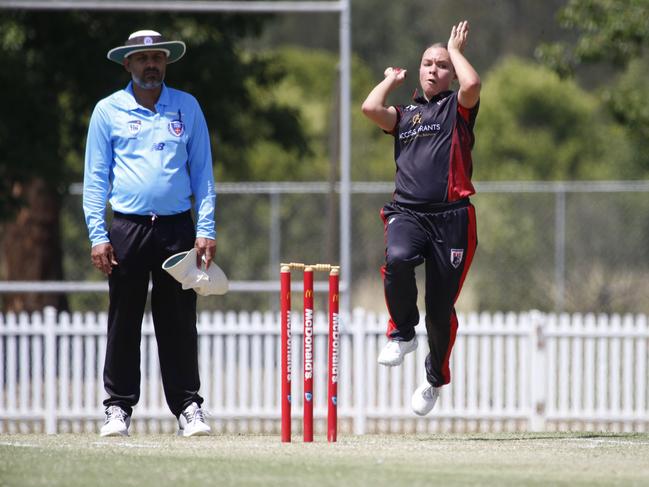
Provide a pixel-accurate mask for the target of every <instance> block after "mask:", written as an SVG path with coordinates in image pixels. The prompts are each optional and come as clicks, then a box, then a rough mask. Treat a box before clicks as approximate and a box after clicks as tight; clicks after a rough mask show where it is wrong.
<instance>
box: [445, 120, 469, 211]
mask: <svg viewBox="0 0 649 487" xmlns="http://www.w3.org/2000/svg"><path fill="white" fill-rule="evenodd" d="M471 146H472V144H471V134H470V133H469V131H468V129H467V127H466V125H464V124H456V125H455V128H454V129H453V136H452V140H451V160H450V161H449V166H448V193H447V195H446V197H447V201H449V202H452V201H457V200H461V199H463V198H468V197H469V196H471V195H472V194H474V193H475V188H474V187H473V184H472V183H471V174H472V172H473V161H472V160H471V149H470V147H471Z"/></svg>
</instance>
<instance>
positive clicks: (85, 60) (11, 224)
mask: <svg viewBox="0 0 649 487" xmlns="http://www.w3.org/2000/svg"><path fill="white" fill-rule="evenodd" d="M142 25H150V26H155V28H156V29H158V30H160V31H162V32H163V33H164V34H165V35H167V36H168V37H175V36H178V37H180V38H183V39H185V40H187V41H188V44H189V50H188V54H187V56H186V58H185V59H184V60H183V61H182V65H180V64H179V65H177V66H178V67H176V65H174V66H171V67H170V69H169V70H168V76H167V78H168V80H169V83H170V84H171V85H175V84H178V85H180V86H179V87H180V88H181V89H185V90H187V91H189V92H191V93H192V94H194V95H195V96H196V97H197V98H198V99H199V101H200V102H201V106H202V108H203V110H204V112H205V116H206V118H207V120H208V125H209V126H210V129H211V134H212V135H211V137H212V141H213V147H214V148H215V158H216V159H217V160H218V162H219V166H218V170H217V171H216V172H217V174H220V175H222V176H224V177H228V176H229V177H231V178H240V177H245V176H246V175H247V174H248V173H249V172H250V167H251V166H250V161H249V159H248V158H247V152H246V150H245V149H243V150H242V148H246V147H248V146H250V145H252V144H251V142H252V141H259V140H260V139H261V140H264V139H266V138H272V139H274V140H276V141H277V142H278V144H280V145H281V147H283V148H284V149H285V150H287V151H291V150H295V151H297V152H298V153H306V151H307V140H306V138H305V137H304V135H303V132H302V130H301V127H300V121H299V120H298V118H297V112H295V111H292V110H290V109H287V108H285V107H279V106H277V105H276V104H264V105H261V104H260V103H259V102H258V100H257V99H255V98H253V96H252V94H251V93H252V91H253V90H252V89H251V86H253V85H254V86H258V87H261V88H263V87H264V86H269V85H272V84H273V83H275V82H276V81H278V80H279V79H281V77H282V73H281V72H280V71H277V70H275V71H271V70H270V69H269V64H268V62H266V61H264V60H261V59H259V58H258V57H257V56H255V55H252V54H250V55H246V56H245V57H244V56H243V55H242V54H241V53H240V52H239V50H238V48H237V42H238V41H239V40H241V39H242V38H245V37H246V36H254V35H259V33H260V32H261V28H262V25H263V24H262V21H261V20H260V18H258V17H254V16H242V15H239V16H237V15H201V16H194V15H177V14H174V15H171V14H138V15H133V14H113V13H88V12H76V11H75V12H65V13H60V12H59V13H52V12H36V13H33V12H29V13H26V12H10V13H2V14H0V46H1V49H0V62H1V63H2V66H3V69H2V70H1V71H0V83H1V84H2V86H3V90H2V92H0V101H1V104H2V106H3V110H5V114H6V115H7V116H3V117H2V118H1V119H0V149H1V150H0V154H1V156H0V176H1V177H0V185H1V186H0V189H1V191H0V221H4V224H3V231H2V254H1V255H2V257H1V260H2V263H3V266H4V274H5V278H7V279H11V280H16V279H20V280H43V279H61V278H62V277H63V276H62V266H61V251H60V238H59V235H60V207H61V196H62V195H63V194H64V193H65V191H66V188H67V187H68V184H69V183H70V182H71V181H78V180H80V178H81V174H82V168H83V148H84V145H85V144H84V142H85V134H86V128H87V123H88V119H89V116H90V113H91V111H92V108H93V106H94V105H95V103H96V102H97V101H98V100H99V99H101V98H103V97H105V96H107V95H109V94H110V93H111V92H113V91H115V90H117V89H119V88H121V87H123V86H125V85H126V83H127V82H128V76H127V73H126V72H124V70H120V68H119V67H117V66H116V65H114V64H113V63H111V62H109V61H108V60H107V59H106V57H105V56H106V52H107V51H108V49H109V48H111V47H113V46H116V45H120V44H122V43H123V41H124V38H125V37H126V36H127V35H128V33H129V32H132V31H135V30H138V29H140V28H141V26H142ZM242 107H245V110H244V109H242ZM46 304H54V305H56V306H58V307H64V306H65V303H64V301H62V298H61V297H59V296H43V295H41V296H32V297H30V296H18V295H13V296H10V297H9V298H6V299H5V301H4V305H5V308H7V309H12V310H31V309H40V308H41V307H42V306H44V305H46Z"/></svg>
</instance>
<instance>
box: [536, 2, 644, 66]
mask: <svg viewBox="0 0 649 487" xmlns="http://www.w3.org/2000/svg"><path fill="white" fill-rule="evenodd" d="M558 21H559V24H560V25H561V26H562V27H564V28H565V29H570V30H577V31H578V32H579V39H578V40H577V42H576V43H574V44H572V45H568V44H566V43H554V44H546V45H542V46H540V48H539V50H538V56H539V57H540V58H541V59H543V60H544V61H545V62H546V63H547V64H548V65H550V66H552V67H554V68H556V69H557V70H558V71H560V72H561V74H563V75H568V74H571V73H573V72H574V69H575V67H576V66H578V65H580V64H585V63H593V62H599V61H605V62H610V63H613V64H615V65H618V66H624V65H626V64H627V63H628V62H629V61H630V60H631V59H634V58H636V57H638V56H640V55H641V53H642V50H643V48H644V47H645V46H646V45H647V43H648V42H649V1H647V0H570V1H569V2H568V4H567V5H566V6H565V7H564V8H562V9H561V10H560V12H559V15H558Z"/></svg>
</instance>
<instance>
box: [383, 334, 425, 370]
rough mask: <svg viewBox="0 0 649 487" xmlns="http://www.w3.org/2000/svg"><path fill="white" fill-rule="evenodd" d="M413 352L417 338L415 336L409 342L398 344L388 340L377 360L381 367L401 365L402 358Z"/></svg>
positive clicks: (415, 348)
mask: <svg viewBox="0 0 649 487" xmlns="http://www.w3.org/2000/svg"><path fill="white" fill-rule="evenodd" d="M414 350H417V337H416V336H415V337H414V338H413V339H412V340H410V341H409V342H398V341H396V340H388V343H387V345H386V346H385V347H383V350H381V353H380V354H379V358H378V360H377V362H378V363H380V364H381V365H387V366H390V367H391V366H393V365H401V362H403V357H404V356H405V355H406V354H407V353H410V352H412V351H414Z"/></svg>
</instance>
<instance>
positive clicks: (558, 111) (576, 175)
mask: <svg viewBox="0 0 649 487" xmlns="http://www.w3.org/2000/svg"><path fill="white" fill-rule="evenodd" d="M476 139H477V142H476V147H475V150H474V161H475V175H474V176H475V178H476V179H478V180H494V179H496V180H516V179H530V180H533V179H540V180H553V179H567V180H572V179H606V178H611V179H617V178H624V177H633V176H634V174H633V172H632V169H631V168H630V167H629V164H628V160H629V156H628V150H629V149H628V143H627V142H626V140H625V138H624V136H623V134H621V133H620V130H619V127H617V126H616V125H615V124H614V123H613V122H612V121H611V120H610V119H609V118H608V117H607V116H606V114H605V113H603V111H602V110H601V109H600V106H599V104H598V100H597V99H596V98H595V97H594V96H593V95H590V94H588V93H587V92H585V91H583V90H582V89H581V88H579V86H578V85H577V84H576V83H575V82H574V81H570V80H561V79H560V78H559V77H558V76H557V75H556V74H555V73H553V72H552V71H550V70H549V69H547V68H543V67H540V66H537V65H534V64H532V63H530V62H528V61H523V60H520V59H516V58H510V59H507V60H504V61H503V62H502V63H500V64H499V65H497V66H496V67H494V69H493V70H492V71H491V72H490V73H489V74H488V76H487V77H486V78H485V80H484V83H483V90H482V96H481V106H480V113H479V116H478V120H477V124H476ZM610 161H615V164H612V163H611V162H610Z"/></svg>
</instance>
